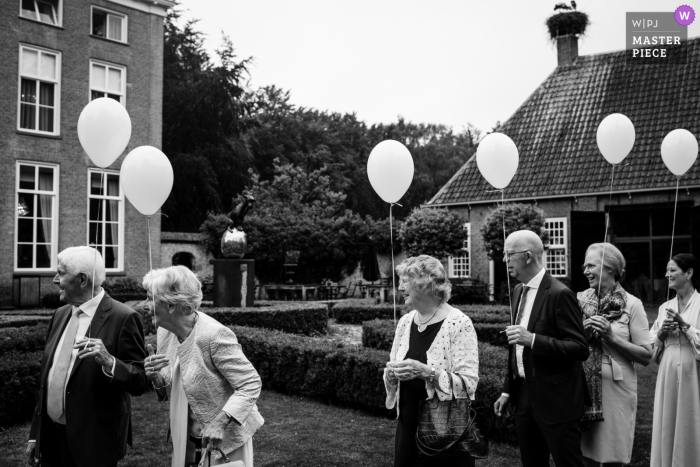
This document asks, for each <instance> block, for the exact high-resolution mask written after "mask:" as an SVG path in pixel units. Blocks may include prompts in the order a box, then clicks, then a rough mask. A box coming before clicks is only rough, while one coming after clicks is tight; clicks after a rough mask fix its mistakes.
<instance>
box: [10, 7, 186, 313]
mask: <svg viewBox="0 0 700 467" xmlns="http://www.w3.org/2000/svg"><path fill="white" fill-rule="evenodd" d="M174 4H175V3H174V2H173V1H170V0H149V1H146V0H111V1H105V0H94V1H87V0H0V43H2V44H3V47H2V48H1V49H0V100H1V101H2V102H3V103H4V105H3V106H2V109H1V110H0V254H1V255H2V257H3V258H5V260H4V261H2V262H0V300H2V302H3V303H4V304H7V303H8V302H10V301H11V302H13V303H14V304H15V305H22V306H27V305H35V304H36V303H37V301H38V299H39V297H40V296H42V295H44V294H45V293H47V292H49V291H52V290H55V288H54V286H53V285H51V281H52V278H53V276H54V275H55V271H56V255H57V253H58V252H59V251H61V250H63V249H64V248H67V247H69V246H76V245H85V244H87V243H88V238H89V239H90V240H89V242H90V244H94V243H95V239H96V238H97V244H98V246H99V248H100V249H101V250H102V253H103V256H104V258H105V263H106V267H107V271H108V280H109V279H113V278H115V277H118V276H132V277H141V276H143V274H145V272H146V271H147V270H148V263H147V258H148V238H147V229H146V219H145V217H144V216H142V215H141V214H140V213H139V212H138V211H136V209H134V208H133V206H131V204H130V203H128V202H127V201H126V200H125V198H124V194H123V192H122V191H121V189H120V186H119V168H120V166H121V162H122V161H123V159H124V157H125V155H126V154H127V153H128V152H129V151H131V150H132V149H134V148H135V147H138V146H143V145H152V146H155V147H160V146H161V121H162V82H163V18H164V16H165V14H166V12H167V9H168V8H170V7H172V6H173V5H174ZM101 96H107V97H111V98H113V99H116V100H118V101H120V102H121V103H122V104H123V105H124V106H126V109H127V111H128V112H129V115H130V116H131V120H132V128H133V130H132V134H131V141H130V142H129V146H128V147H127V149H126V151H125V152H124V154H123V155H122V156H121V157H120V158H119V159H118V160H117V161H116V162H115V163H114V164H112V166H110V167H109V168H108V169H106V175H105V178H104V183H103V186H104V187H105V189H103V190H102V191H101V190H100V186H101V185H100V178H101V174H100V172H99V171H98V170H96V168H95V166H94V165H93V164H92V162H91V161H90V160H89V158H88V157H87V155H86V154H85V153H84V151H83V150H82V148H81V146H80V142H79V140H78V134H77V122H78V117H79V115H80V112H81V110H82V109H83V107H84V106H85V105H86V104H87V103H88V102H89V101H90V100H91V99H94V98H96V97H101ZM151 224H152V230H153V231H152V236H151V238H152V242H153V254H154V258H153V262H154V264H155V265H159V264H160V221H159V218H158V216H155V217H154V218H153V220H152V223H151Z"/></svg>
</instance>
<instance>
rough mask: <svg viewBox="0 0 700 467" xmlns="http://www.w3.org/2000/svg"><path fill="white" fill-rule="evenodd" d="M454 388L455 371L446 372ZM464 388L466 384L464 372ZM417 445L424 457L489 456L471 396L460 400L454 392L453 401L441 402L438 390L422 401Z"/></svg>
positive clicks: (486, 442)
mask: <svg viewBox="0 0 700 467" xmlns="http://www.w3.org/2000/svg"><path fill="white" fill-rule="evenodd" d="M447 375H448V376H449V378H450V387H452V374H451V373H449V372H448V373H447ZM457 376H459V377H460V378H461V380H462V384H464V389H465V390H466V388H467V383H466V381H465V380H464V377H462V375H457ZM416 445H417V446H418V450H419V451H420V453H421V454H422V455H424V456H428V457H436V458H439V457H454V456H459V455H460V453H464V454H469V455H470V456H471V457H473V458H475V459H486V458H487V457H488V455H489V443H488V440H487V439H486V437H485V436H484V435H483V434H482V433H481V431H480V430H479V428H477V426H476V410H474V408H472V403H471V400H470V399H469V397H467V398H466V399H457V398H456V397H455V394H454V390H453V391H452V400H448V401H441V400H440V399H439V398H438V395H437V392H436V393H435V394H434V395H433V398H432V399H430V400H426V401H422V402H421V404H420V412H419V423H418V431H417V432H416Z"/></svg>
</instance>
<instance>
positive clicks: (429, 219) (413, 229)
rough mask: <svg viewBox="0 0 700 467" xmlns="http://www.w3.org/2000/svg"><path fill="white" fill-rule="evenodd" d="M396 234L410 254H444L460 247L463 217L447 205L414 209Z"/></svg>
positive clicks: (462, 235) (436, 255)
mask: <svg viewBox="0 0 700 467" xmlns="http://www.w3.org/2000/svg"><path fill="white" fill-rule="evenodd" d="M399 236H400V238H401V247H402V248H403V251H405V252H406V254H407V255H409V256H417V255H430V256H433V257H435V258H444V257H446V256H450V255H452V254H453V253H454V252H456V251H457V250H459V249H460V248H462V245H463V243H464V240H465V233H464V220H463V219H461V218H460V217H459V215H458V214H457V213H456V212H454V211H450V210H448V209H435V208H421V209H414V210H413V211H412V212H411V214H410V215H409V216H408V217H407V218H406V220H405V221H404V223H403V225H402V226H401V231H400V233H399Z"/></svg>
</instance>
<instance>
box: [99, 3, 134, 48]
mask: <svg viewBox="0 0 700 467" xmlns="http://www.w3.org/2000/svg"><path fill="white" fill-rule="evenodd" d="M95 10H97V11H100V12H102V13H106V14H107V21H106V26H105V35H104V36H98V35H97V34H93V33H92V31H93V24H92V19H93V15H94V13H95ZM110 15H111V16H118V17H119V18H121V19H122V37H123V39H124V40H121V41H119V40H117V39H112V38H110V37H109V16H110ZM128 24H129V16H128V15H125V14H124V13H119V12H117V11H113V10H108V9H107V8H102V7H101V6H95V5H92V6H91V8H90V35H91V36H93V37H99V38H100V39H106V40H108V41H112V42H117V43H119V44H128V43H129V38H128V36H127V33H128V32H129V26H128Z"/></svg>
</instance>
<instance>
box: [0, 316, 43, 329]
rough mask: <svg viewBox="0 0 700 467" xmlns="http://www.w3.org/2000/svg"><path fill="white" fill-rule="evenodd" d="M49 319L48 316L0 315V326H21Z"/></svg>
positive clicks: (32, 324)
mask: <svg viewBox="0 0 700 467" xmlns="http://www.w3.org/2000/svg"><path fill="white" fill-rule="evenodd" d="M50 320H51V317H50V316H41V315H34V316H7V315H5V316H0V328H21V327H26V326H34V325H36V324H39V323H42V322H46V323H48V322H49V321H50Z"/></svg>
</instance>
